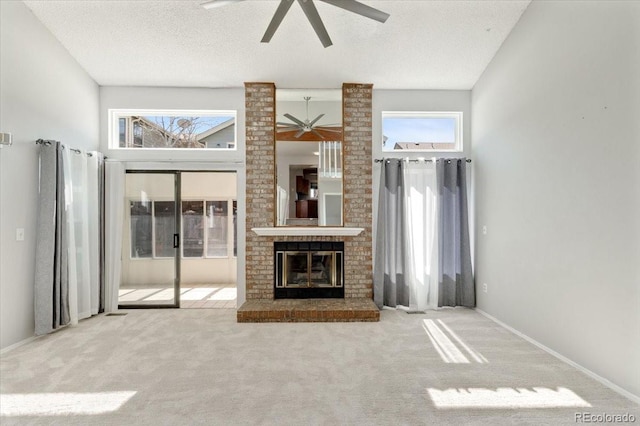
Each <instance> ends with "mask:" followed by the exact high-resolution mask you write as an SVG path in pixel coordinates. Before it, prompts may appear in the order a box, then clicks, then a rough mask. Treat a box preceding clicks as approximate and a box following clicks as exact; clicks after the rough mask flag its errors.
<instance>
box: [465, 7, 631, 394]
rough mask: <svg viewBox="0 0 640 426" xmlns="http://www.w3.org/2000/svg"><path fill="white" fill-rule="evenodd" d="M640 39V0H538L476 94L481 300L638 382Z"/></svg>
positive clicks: (604, 371) (544, 339) (621, 378)
mask: <svg viewBox="0 0 640 426" xmlns="http://www.w3.org/2000/svg"><path fill="white" fill-rule="evenodd" d="M639 47H640V3H638V2H624V1H623V2H613V1H611V2H577V1H575V2H564V1H557V2H551V1H534V2H533V3H531V5H530V6H529V8H528V9H527V11H526V12H525V13H524V15H523V16H522V18H521V20H520V22H519V23H518V24H517V25H516V27H515V29H514V30H513V32H512V33H511V35H510V36H509V38H508V39H507V40H506V41H505V43H504V44H503V46H502V47H501V49H500V51H499V52H498V54H497V55H496V57H495V58H494V59H493V61H492V62H491V64H490V65H489V67H488V68H487V69H486V71H485V73H484V75H483V76H482V77H481V78H480V80H479V81H478V83H477V84H476V86H475V87H474V89H473V96H472V98H473V100H472V108H473V126H472V130H473V136H474V140H473V149H474V171H475V178H476V200H477V201H476V209H477V224H478V229H481V227H482V225H487V227H488V233H487V235H480V234H478V235H477V246H476V253H477V256H476V282H477V283H478V288H481V287H480V285H481V284H482V283H487V284H488V292H487V293H483V292H482V291H481V290H480V291H479V292H478V307H479V308H480V309H482V310H483V311H485V312H487V313H489V314H490V315H492V316H494V317H496V318H497V319H499V320H501V321H503V322H504V323H506V324H508V325H509V326H511V327H513V328H515V329H516V330H518V331H520V332H522V333H524V334H525V335H528V336H529V337H531V338H533V339H535V340H537V341H538V342H540V343H542V344H543V345H545V346H547V347H549V348H551V349H552V350H554V351H556V352H558V353H560V354H561V355H563V356H565V357H567V358H569V359H571V360H573V361H574V362H576V363H578V364H579V365H581V366H583V367H585V368H587V369H588V370H590V371H592V372H594V373H596V374H597V375H600V376H601V377H604V378H605V379H607V380H609V381H611V382H613V383H614V384H615V385H617V386H620V387H622V388H623V389H625V390H627V391H628V392H631V393H633V394H635V395H640V293H639V291H640V290H639V288H640V270H639V268H640V242H639V241H640V224H639V223H640V139H639V136H640V131H639V130H640V128H639V123H640V120H639V119H638V117H640V106H639V102H640V87H639V83H638V82H639V80H640V77H639V76H640V64H639V58H640V49H639ZM558 385H559V386H563V385H570V384H568V383H558Z"/></svg>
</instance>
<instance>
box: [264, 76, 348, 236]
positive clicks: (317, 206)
mask: <svg viewBox="0 0 640 426" xmlns="http://www.w3.org/2000/svg"><path fill="white" fill-rule="evenodd" d="M276 112H277V122H278V128H277V132H276V147H275V148H276V156H275V157H276V188H275V191H276V194H275V195H276V218H275V224H276V226H342V225H343V219H342V192H343V185H342V124H341V121H342V103H341V92H340V90H297V89H296V90H287V89H278V91H277V94H276ZM305 117H306V118H305ZM309 117H311V119H310V118H309ZM289 123H292V124H289ZM300 123H302V124H300Z"/></svg>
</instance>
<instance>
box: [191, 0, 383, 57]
mask: <svg viewBox="0 0 640 426" xmlns="http://www.w3.org/2000/svg"><path fill="white" fill-rule="evenodd" d="M241 1H244V0H209V1H207V2H204V3H202V7H204V8H205V9H213V8H216V7H220V6H225V5H228V4H231V3H239V2H241ZM297 1H298V4H299V5H300V7H301V8H302V10H303V12H304V14H305V15H306V16H307V19H308V20H309V23H311V26H312V27H313V29H314V31H315V32H316V34H317V35H318V38H319V39H320V41H321V42H322V45H323V46H324V47H329V46H331V45H332V44H333V43H332V42H331V38H330V37H329V33H327V29H326V28H325V27H324V23H323V22H322V19H321V18H320V15H319V14H318V9H316V6H315V4H314V3H313V0H297ZM319 1H321V2H324V3H328V4H330V5H333V6H336V7H339V8H342V9H344V10H348V11H349V12H353V13H356V14H358V15H361V16H364V17H365V18H369V19H373V20H375V21H378V22H382V23H384V22H385V21H386V20H387V18H389V14H388V13H385V12H382V11H381V10H378V9H375V8H373V7H371V6H367V5H366V4H363V3H360V2H359V1H356V0H319ZM293 2H294V0H280V4H279V5H278V9H276V13H275V14H274V15H273V18H271V22H270V23H269V26H268V27H267V31H266V32H265V33H264V36H263V37H262V40H261V42H262V43H269V42H270V41H271V38H272V37H273V35H274V34H275V32H276V30H277V29H278V27H279V26H280V23H281V22H282V20H283V19H284V17H285V15H286V14H287V12H288V11H289V8H291V5H292V4H293Z"/></svg>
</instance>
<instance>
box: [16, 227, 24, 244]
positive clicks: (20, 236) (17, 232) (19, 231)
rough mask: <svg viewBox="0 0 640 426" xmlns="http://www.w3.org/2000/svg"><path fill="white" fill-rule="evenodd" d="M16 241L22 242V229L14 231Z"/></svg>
mask: <svg viewBox="0 0 640 426" xmlns="http://www.w3.org/2000/svg"><path fill="white" fill-rule="evenodd" d="M16 241H24V228H17V229H16Z"/></svg>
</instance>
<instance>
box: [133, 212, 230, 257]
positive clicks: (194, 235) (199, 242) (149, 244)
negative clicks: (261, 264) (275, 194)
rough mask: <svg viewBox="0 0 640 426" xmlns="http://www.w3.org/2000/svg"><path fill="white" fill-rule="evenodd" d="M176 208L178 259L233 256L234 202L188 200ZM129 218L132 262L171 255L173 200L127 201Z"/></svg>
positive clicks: (173, 225)
mask: <svg viewBox="0 0 640 426" xmlns="http://www.w3.org/2000/svg"><path fill="white" fill-rule="evenodd" d="M180 207H181V209H180V213H181V218H180V219H181V220H180V222H181V231H182V232H181V234H182V244H181V246H182V250H181V256H182V258H189V259H195V258H220V257H236V256H237V247H238V242H237V235H238V234H237V232H238V231H237V201H236V200H189V201H183V202H182V204H181V206H180ZM229 212H231V215H229ZM130 216H131V241H130V245H131V258H132V259H151V258H154V259H158V258H172V257H173V256H174V253H175V252H174V250H175V249H174V247H173V234H174V229H175V202H174V201H151V200H146V201H131V202H130Z"/></svg>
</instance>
